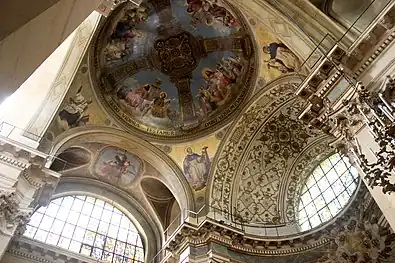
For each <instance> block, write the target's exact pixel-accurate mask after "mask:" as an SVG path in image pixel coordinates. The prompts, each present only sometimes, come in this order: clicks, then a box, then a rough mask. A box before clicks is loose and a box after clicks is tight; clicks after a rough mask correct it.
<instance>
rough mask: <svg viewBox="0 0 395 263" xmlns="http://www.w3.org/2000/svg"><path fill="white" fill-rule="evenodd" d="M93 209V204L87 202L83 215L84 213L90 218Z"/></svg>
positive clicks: (82, 211)
mask: <svg viewBox="0 0 395 263" xmlns="http://www.w3.org/2000/svg"><path fill="white" fill-rule="evenodd" d="M92 209H93V204H91V203H89V202H85V203H84V206H83V207H82V210H81V213H83V214H84V215H87V216H90V215H91V213H92Z"/></svg>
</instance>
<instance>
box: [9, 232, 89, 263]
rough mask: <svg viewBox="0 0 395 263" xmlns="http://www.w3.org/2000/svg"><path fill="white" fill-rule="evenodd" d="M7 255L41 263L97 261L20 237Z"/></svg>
mask: <svg viewBox="0 0 395 263" xmlns="http://www.w3.org/2000/svg"><path fill="white" fill-rule="evenodd" d="M7 253H9V254H11V255H13V256H16V257H19V258H24V259H29V260H34V261H36V262H42V263H57V262H59V260H60V261H61V262H75V263H96V262H97V260H95V259H93V258H88V257H85V256H83V255H80V254H76V253H73V252H71V251H69V250H65V249H62V248H59V247H55V246H51V245H47V244H45V243H42V242H39V241H36V240H32V239H29V238H25V237H20V238H19V239H18V240H15V241H13V243H12V244H11V246H10V247H9V248H8V250H7Z"/></svg>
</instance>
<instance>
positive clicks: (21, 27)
mask: <svg viewBox="0 0 395 263" xmlns="http://www.w3.org/2000/svg"><path fill="white" fill-rule="evenodd" d="M8 2H10V3H8ZM20 2H22V1H20V0H18V1H14V0H7V1H6V3H8V4H7V5H6V7H7V8H8V9H7V8H6V9H3V6H4V3H2V9H1V13H3V12H6V11H7V10H9V12H12V10H13V9H15V8H17V7H19V8H23V9H24V10H27V11H25V12H23V15H20V16H19V15H18V13H12V16H15V17H14V18H13V19H12V21H11V22H10V24H8V22H7V23H0V25H1V29H2V30H4V32H3V33H2V36H3V38H2V39H1V40H0V83H1V84H2V85H1V88H0V103H1V102H2V101H3V100H4V99H5V98H6V97H8V96H9V95H10V94H12V93H13V92H14V91H15V90H16V89H18V87H19V86H20V85H21V84H22V83H23V82H24V81H25V80H26V79H27V78H28V77H29V76H30V75H31V74H32V73H33V72H34V70H35V69H36V68H37V67H38V66H39V65H40V64H41V63H42V62H43V61H44V60H45V59H46V58H47V57H48V56H49V55H50V54H51V53H52V52H53V51H54V50H55V49H56V48H57V47H58V46H59V45H60V44H61V43H62V42H63V40H65V39H66V38H67V36H68V35H70V33H72V32H73V31H74V30H75V29H76V28H77V27H78V26H79V25H80V24H81V23H82V22H83V21H84V20H85V18H86V17H88V15H89V14H90V13H92V11H94V10H95V9H96V8H97V7H98V6H99V4H100V3H101V2H102V0H89V1H85V0H58V1H55V0H53V1H50V0H45V1H43V0H40V1H36V2H37V3H36V2H31V3H30V4H26V3H25V4H24V6H23V7H20V5H21V3H20ZM24 2H25V1H24ZM36 5H38V6H36ZM31 6H33V7H31ZM19 8H17V9H18V10H19ZM28 10H30V11H28ZM21 12H22V11H21ZM7 17H9V16H6V18H7ZM2 19H3V17H2ZM13 30H14V31H13ZM10 31H12V33H10Z"/></svg>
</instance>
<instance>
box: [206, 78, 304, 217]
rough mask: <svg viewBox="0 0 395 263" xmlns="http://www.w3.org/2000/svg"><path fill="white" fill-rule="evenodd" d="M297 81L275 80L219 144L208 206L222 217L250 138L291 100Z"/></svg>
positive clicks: (228, 202) (226, 210)
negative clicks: (219, 212)
mask: <svg viewBox="0 0 395 263" xmlns="http://www.w3.org/2000/svg"><path fill="white" fill-rule="evenodd" d="M297 82H298V79H297V78H295V77H291V76H287V77H284V78H282V79H281V80H277V81H274V82H273V83H272V84H271V85H269V86H268V87H267V88H266V89H265V90H262V91H261V92H260V93H259V94H258V95H257V97H258V99H257V100H256V101H255V103H251V104H250V105H251V106H250V107H249V108H247V109H245V111H244V114H242V115H241V116H240V118H239V119H238V120H237V121H236V122H235V123H234V124H233V126H232V127H231V128H230V130H231V132H229V133H228V135H227V136H226V138H225V139H224V141H223V142H222V144H221V146H220V148H219V151H218V152H217V155H216V157H215V159H214V161H213V163H215V166H213V167H212V170H211V174H210V175H211V176H210V194H209V196H210V199H209V203H210V205H211V206H213V207H214V208H216V209H220V210H222V211H223V212H224V213H225V214H226V213H229V212H230V211H231V194H232V185H233V182H234V181H233V179H234V178H235V177H236V175H237V172H238V168H239V165H240V163H241V159H242V157H243V156H244V153H245V151H246V149H247V148H248V147H249V142H250V140H251V138H253V137H254V136H255V134H256V133H257V132H258V131H259V130H260V128H261V125H262V123H264V121H265V120H266V119H267V118H269V117H270V116H271V114H272V113H273V112H274V111H276V109H278V108H280V107H281V106H282V105H284V104H285V103H287V102H288V101H290V100H292V99H293V98H294V94H293V93H294V89H295V83H297Z"/></svg>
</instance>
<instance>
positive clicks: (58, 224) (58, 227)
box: [51, 219, 65, 235]
mask: <svg viewBox="0 0 395 263" xmlns="http://www.w3.org/2000/svg"><path fill="white" fill-rule="evenodd" d="M64 224H65V222H63V221H60V220H59V219H55V221H54V222H53V224H52V227H51V232H52V233H55V234H57V235H60V233H62V230H63V226H64Z"/></svg>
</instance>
